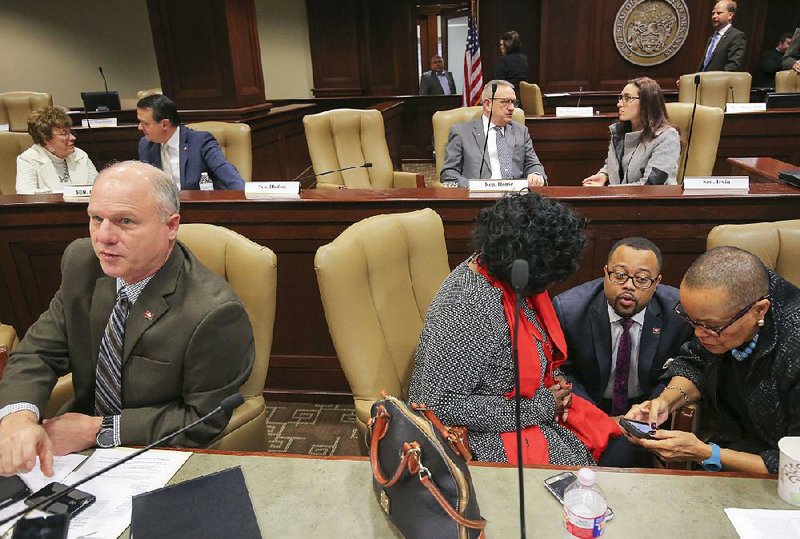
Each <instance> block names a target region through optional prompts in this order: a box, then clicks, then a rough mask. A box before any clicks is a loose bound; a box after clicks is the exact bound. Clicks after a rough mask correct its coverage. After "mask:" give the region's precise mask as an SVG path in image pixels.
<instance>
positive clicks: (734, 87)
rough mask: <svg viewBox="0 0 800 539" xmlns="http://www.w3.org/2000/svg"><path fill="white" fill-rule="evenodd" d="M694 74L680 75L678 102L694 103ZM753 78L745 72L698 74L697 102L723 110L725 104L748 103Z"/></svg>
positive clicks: (708, 72)
mask: <svg viewBox="0 0 800 539" xmlns="http://www.w3.org/2000/svg"><path fill="white" fill-rule="evenodd" d="M695 75H696V73H688V74H686V75H681V78H680V82H679V83H678V101H680V102H682V103H694V90H695V89H694V76H695ZM752 82H753V76H752V75H750V73H747V72H745V71H706V72H704V73H700V89H699V90H698V92H697V102H698V103H699V104H700V105H706V106H709V107H719V108H721V109H722V110H725V103H749V102H750V86H751V85H752Z"/></svg>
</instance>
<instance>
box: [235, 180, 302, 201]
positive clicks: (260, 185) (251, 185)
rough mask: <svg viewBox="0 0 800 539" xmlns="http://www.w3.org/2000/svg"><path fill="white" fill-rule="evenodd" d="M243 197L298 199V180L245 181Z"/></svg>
mask: <svg viewBox="0 0 800 539" xmlns="http://www.w3.org/2000/svg"><path fill="white" fill-rule="evenodd" d="M244 197H245V198H247V199H269V198H281V199H299V198H300V182H245V184H244Z"/></svg>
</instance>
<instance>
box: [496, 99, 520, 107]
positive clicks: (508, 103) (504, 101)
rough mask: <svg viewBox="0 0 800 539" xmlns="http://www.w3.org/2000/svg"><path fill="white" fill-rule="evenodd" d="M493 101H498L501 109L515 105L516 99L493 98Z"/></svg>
mask: <svg viewBox="0 0 800 539" xmlns="http://www.w3.org/2000/svg"><path fill="white" fill-rule="evenodd" d="M493 99H494V100H495V101H498V102H499V103H500V105H501V106H503V107H510V106H511V105H514V106H516V105H517V100H516V99H511V98H510V97H504V98H500V97H495V98H493Z"/></svg>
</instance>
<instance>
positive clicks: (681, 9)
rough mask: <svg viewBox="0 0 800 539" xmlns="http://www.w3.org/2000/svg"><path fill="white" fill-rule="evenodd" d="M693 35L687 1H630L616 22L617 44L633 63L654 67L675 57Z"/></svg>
mask: <svg viewBox="0 0 800 539" xmlns="http://www.w3.org/2000/svg"><path fill="white" fill-rule="evenodd" d="M688 34H689V10H688V8H687V6H686V1H685V0H626V1H625V3H623V4H622V7H620V8H619V11H618V12H617V18H616V20H615V21H614V44H615V45H616V46H617V50H618V51H619V53H620V54H621V55H622V56H623V58H625V59H626V60H627V61H629V62H630V63H632V64H635V65H638V66H654V65H658V64H662V63H664V62H666V61H667V60H669V59H670V58H672V57H673V56H675V54H676V53H677V52H678V51H679V50H680V48H681V47H682V46H683V43H684V42H685V41H686V36H687V35H688Z"/></svg>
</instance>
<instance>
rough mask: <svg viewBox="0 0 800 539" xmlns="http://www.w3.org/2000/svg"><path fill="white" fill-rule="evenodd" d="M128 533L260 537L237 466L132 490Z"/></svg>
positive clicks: (139, 538) (145, 537) (139, 536)
mask: <svg viewBox="0 0 800 539" xmlns="http://www.w3.org/2000/svg"><path fill="white" fill-rule="evenodd" d="M131 537H133V538H135V539H150V538H153V537H170V538H172V539H180V538H187V539H203V538H206V537H208V538H215V539H216V538H219V537H236V538H237V539H240V538H241V539H249V538H253V539H259V538H260V537H261V532H260V530H259V528H258V522H257V521H256V515H255V513H254V512H253V503H252V502H251V501H250V494H249V492H248V491H247V485H245V482H244V476H243V475H242V469H241V467H239V466H237V467H235V468H229V469H227V470H223V471H221V472H217V473H213V474H210V475H205V476H203V477H199V478H197V479H190V480H189V481H184V482H183V483H179V484H177V485H171V486H168V487H164V488H161V489H158V490H153V491H151V492H146V493H144V494H139V495H138V496H134V497H133V514H132V517H131Z"/></svg>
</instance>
